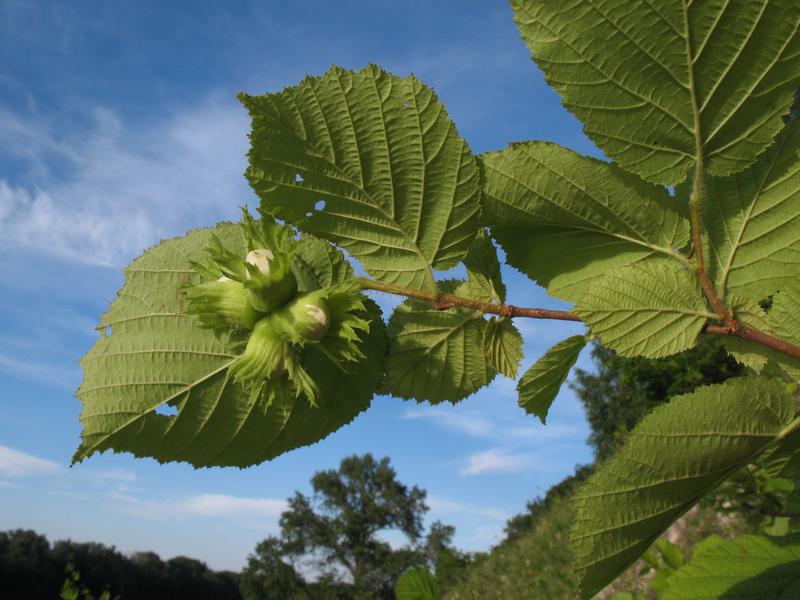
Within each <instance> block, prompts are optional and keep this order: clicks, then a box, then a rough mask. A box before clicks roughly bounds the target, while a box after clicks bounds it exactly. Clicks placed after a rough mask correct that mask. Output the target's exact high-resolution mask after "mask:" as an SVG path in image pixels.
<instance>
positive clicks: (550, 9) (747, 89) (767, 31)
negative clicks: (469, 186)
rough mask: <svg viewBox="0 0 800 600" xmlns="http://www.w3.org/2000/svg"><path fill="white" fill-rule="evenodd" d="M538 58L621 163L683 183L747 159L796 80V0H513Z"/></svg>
mask: <svg viewBox="0 0 800 600" xmlns="http://www.w3.org/2000/svg"><path fill="white" fill-rule="evenodd" d="M511 5H512V7H513V9H514V16H515V20H516V22H517V25H518V26H519V29H520V31H521V33H522V37H523V39H524V40H525V43H526V44H527V45H528V48H529V49H530V51H531V53H532V54H533V58H534V60H535V61H536V63H537V64H538V65H539V67H540V68H541V69H542V71H544V75H545V79H546V80H547V82H548V83H549V84H550V85H551V86H552V87H553V88H554V89H555V90H556V91H557V92H558V93H559V94H560V95H561V97H562V99H563V101H564V106H566V108H567V109H568V110H569V111H570V112H572V113H573V114H575V116H577V117H578V118H579V119H580V120H581V121H582V122H583V124H584V131H585V132H586V134H587V135H588V136H589V137H590V138H591V139H592V141H594V142H595V143H596V144H597V145H598V146H599V147H600V148H601V149H602V150H603V151H604V152H605V154H606V156H608V157H610V158H611V159H612V160H613V161H615V162H617V163H619V165H620V166H621V167H623V168H624V169H627V170H629V171H633V172H634V173H637V174H639V175H641V176H642V177H644V178H645V179H647V180H648V181H653V182H656V183H663V184H676V183H679V182H680V181H682V180H683V179H684V178H685V177H686V173H688V172H689V171H690V170H691V168H692V167H693V166H694V163H695V158H696V155H697V147H696V145H697V144H698V142H699V145H700V151H701V152H702V154H703V156H704V158H705V164H706V165H707V169H708V171H709V173H710V174H712V175H727V174H729V173H733V172H736V171H740V170H742V169H743V168H745V167H747V166H748V165H749V164H751V163H752V162H753V161H754V160H755V158H756V156H758V155H759V154H760V153H761V152H763V151H764V150H765V149H766V148H767V147H768V146H769V145H770V144H771V143H772V140H773V138H774V137H775V135H776V134H777V133H778V131H780V129H781V127H782V125H783V124H782V121H781V117H782V116H783V115H786V114H788V112H789V108H790V107H791V104H792V96H793V94H794V91H795V90H796V89H797V87H798V82H800V61H798V60H797V56H798V53H800V36H798V35H797V32H798V28H799V27H800V4H799V3H798V2H797V1H796V0H759V1H752V2H722V1H715V2H694V3H692V2H688V1H686V0H659V1H658V2H653V1H652V0H608V1H604V2H598V1H596V0H591V1H589V0H587V1H582V0H570V1H567V2H544V1H542V0H513V1H512V3H511Z"/></svg>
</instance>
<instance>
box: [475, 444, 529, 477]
mask: <svg viewBox="0 0 800 600" xmlns="http://www.w3.org/2000/svg"><path fill="white" fill-rule="evenodd" d="M534 462H535V461H534V459H533V457H532V456H530V455H528V454H515V453H512V452H508V451H505V450H500V449H497V448H492V449H490V450H486V451H484V452H476V453H475V454H471V455H470V456H469V457H467V461H466V464H465V465H464V466H463V468H462V469H461V474H462V475H464V476H465V477H468V476H471V475H486V474H489V473H510V472H515V471H524V470H526V469H528V468H530V467H531V465H532V463H534Z"/></svg>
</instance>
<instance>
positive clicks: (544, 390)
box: [517, 335, 588, 424]
mask: <svg viewBox="0 0 800 600" xmlns="http://www.w3.org/2000/svg"><path fill="white" fill-rule="evenodd" d="M587 341H588V340H587V339H586V336H585V335H573V336H572V337H569V338H567V339H565V340H563V341H561V342H559V343H557V344H556V345H555V346H553V347H552V348H550V349H549V350H548V351H547V352H545V353H544V356H542V357H541V358H540V359H539V360H537V361H536V362H535V363H534V364H533V365H532V366H531V368H530V369H528V370H527V371H526V372H525V375H523V376H522V379H520V381H519V384H517V391H518V392H519V405H520V406H521V407H522V408H524V409H525V412H526V413H528V414H529V415H530V414H532V415H536V416H537V417H539V419H540V420H541V421H542V424H544V423H545V421H546V420H547V413H548V411H549V410H550V405H551V404H553V400H555V399H556V396H557V395H558V391H559V390H560V389H561V386H562V385H563V384H564V382H565V381H566V380H567V375H569V372H570V369H572V367H573V365H574V364H575V361H577V360H578V356H579V355H580V353H581V350H583V348H584V346H586V342H587Z"/></svg>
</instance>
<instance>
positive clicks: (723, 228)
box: [703, 59, 800, 300]
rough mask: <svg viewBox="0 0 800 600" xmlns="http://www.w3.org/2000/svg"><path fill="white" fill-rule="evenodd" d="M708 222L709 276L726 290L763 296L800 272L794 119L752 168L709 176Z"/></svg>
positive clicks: (799, 164) (799, 142) (799, 168)
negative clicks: (722, 175) (731, 173)
mask: <svg viewBox="0 0 800 600" xmlns="http://www.w3.org/2000/svg"><path fill="white" fill-rule="evenodd" d="M799 60H800V59H799ZM703 226H704V228H705V229H706V238H707V241H706V245H707V247H708V252H709V256H710V260H709V261H708V272H709V276H710V277H711V278H712V279H713V280H714V282H715V283H716V284H717V289H718V290H720V291H721V292H722V293H723V296H726V295H727V294H729V293H733V294H736V295H737V296H740V297H747V298H753V299H755V300H762V299H764V298H765V297H767V296H768V295H770V294H773V293H774V292H775V291H777V290H778V289H780V287H781V285H782V284H783V283H786V282H788V281H789V280H791V279H792V278H794V277H797V275H798V274H800V268H799V267H798V265H800V135H799V134H798V129H797V125H796V124H795V123H791V124H789V125H788V126H787V127H786V129H785V130H784V131H783V132H782V133H781V135H780V136H779V137H778V139H777V140H775V144H774V145H773V146H771V147H770V148H769V149H767V151H766V152H764V154H762V155H761V156H760V157H759V158H758V160H757V161H756V163H755V164H754V165H753V166H752V167H750V168H749V169H747V170H745V171H743V172H741V173H737V174H736V175H732V176H730V177H724V178H713V177H709V178H707V180H706V198H705V200H704V204H703Z"/></svg>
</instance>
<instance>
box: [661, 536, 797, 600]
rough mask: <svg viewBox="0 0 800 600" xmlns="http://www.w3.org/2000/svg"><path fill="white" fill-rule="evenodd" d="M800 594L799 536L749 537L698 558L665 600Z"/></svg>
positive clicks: (756, 599)
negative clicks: (799, 592)
mask: <svg viewBox="0 0 800 600" xmlns="http://www.w3.org/2000/svg"><path fill="white" fill-rule="evenodd" d="M798 591H800V535H790V536H786V537H783V538H769V537H765V536H760V535H747V536H744V537H741V538H739V539H735V540H726V541H722V542H719V543H716V544H713V545H710V546H709V547H707V548H703V549H701V550H700V551H698V552H697V553H696V555H695V556H694V558H693V559H692V561H691V562H690V563H689V564H688V565H686V566H684V567H683V568H681V569H680V570H679V571H678V572H677V573H675V574H674V575H673V576H672V577H671V578H670V580H669V589H668V590H667V592H666V593H665V594H664V600H717V599H719V598H722V599H725V598H728V599H731V600H732V599H734V598H735V599H736V600H792V599H794V598H797V597H798Z"/></svg>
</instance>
